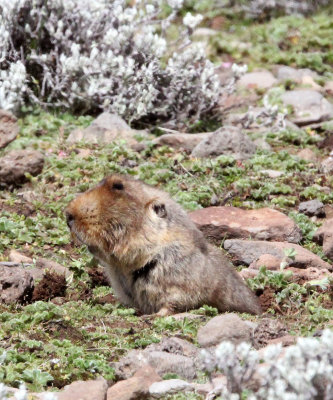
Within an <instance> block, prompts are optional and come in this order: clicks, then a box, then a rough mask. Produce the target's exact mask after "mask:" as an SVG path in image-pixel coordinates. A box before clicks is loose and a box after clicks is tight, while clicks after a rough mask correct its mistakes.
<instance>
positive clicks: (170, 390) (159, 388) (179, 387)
mask: <svg viewBox="0 0 333 400" xmlns="http://www.w3.org/2000/svg"><path fill="white" fill-rule="evenodd" d="M189 391H193V387H192V385H191V384H189V383H188V382H185V381H182V380H181V379H168V380H166V381H160V382H155V383H153V384H152V385H151V386H150V388H149V394H150V395H151V396H152V397H154V398H155V399H160V398H164V397H165V396H168V395H172V394H175V393H179V392H189Z"/></svg>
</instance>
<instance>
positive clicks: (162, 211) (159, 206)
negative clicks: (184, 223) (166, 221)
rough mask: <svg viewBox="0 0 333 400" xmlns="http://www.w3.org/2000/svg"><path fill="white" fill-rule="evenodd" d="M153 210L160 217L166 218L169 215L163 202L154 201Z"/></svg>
mask: <svg viewBox="0 0 333 400" xmlns="http://www.w3.org/2000/svg"><path fill="white" fill-rule="evenodd" d="M152 207H153V210H154V212H155V214H156V215H158V216H159V217H160V218H165V217H166V216H167V211H166V208H165V204H163V203H153V204H152Z"/></svg>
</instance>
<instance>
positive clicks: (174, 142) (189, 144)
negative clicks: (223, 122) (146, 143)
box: [153, 132, 211, 153]
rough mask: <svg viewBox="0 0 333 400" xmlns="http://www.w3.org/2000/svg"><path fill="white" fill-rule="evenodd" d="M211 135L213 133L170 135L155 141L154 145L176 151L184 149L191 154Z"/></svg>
mask: <svg viewBox="0 0 333 400" xmlns="http://www.w3.org/2000/svg"><path fill="white" fill-rule="evenodd" d="M209 135H211V132H207V133H168V134H165V135H162V136H159V137H158V138H156V139H154V140H153V144H155V145H157V146H169V147H172V148H174V149H183V150H184V151H186V152H187V153H191V151H192V150H193V149H194V147H195V146H196V145H197V144H199V143H200V142H201V141H202V140H203V139H205V138H206V137H208V136H209Z"/></svg>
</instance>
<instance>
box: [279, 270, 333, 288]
mask: <svg viewBox="0 0 333 400" xmlns="http://www.w3.org/2000/svg"><path fill="white" fill-rule="evenodd" d="M286 270H287V271H291V272H292V273H293V276H292V281H293V282H297V283H298V284H300V285H303V284H304V283H306V282H310V283H311V281H320V280H322V279H325V278H327V277H332V273H331V272H329V271H328V270H327V269H318V268H314V267H310V268H307V269H301V268H293V267H290V268H286Z"/></svg>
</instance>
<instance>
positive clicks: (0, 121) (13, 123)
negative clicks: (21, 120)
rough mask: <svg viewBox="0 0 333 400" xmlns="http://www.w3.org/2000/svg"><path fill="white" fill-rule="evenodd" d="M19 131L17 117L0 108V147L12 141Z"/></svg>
mask: <svg viewBox="0 0 333 400" xmlns="http://www.w3.org/2000/svg"><path fill="white" fill-rule="evenodd" d="M18 132H19V127H18V124H17V119H16V117H14V115H13V114H12V113H11V112H9V111H5V110H0V149H2V148H3V147H6V146H7V145H8V144H9V143H10V142H12V141H13V140H14V139H15V138H16V136H17V134H18Z"/></svg>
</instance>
